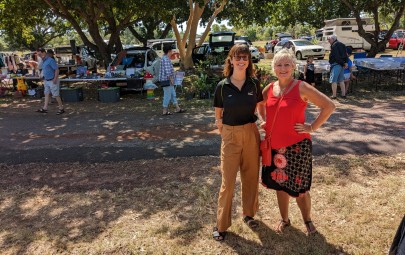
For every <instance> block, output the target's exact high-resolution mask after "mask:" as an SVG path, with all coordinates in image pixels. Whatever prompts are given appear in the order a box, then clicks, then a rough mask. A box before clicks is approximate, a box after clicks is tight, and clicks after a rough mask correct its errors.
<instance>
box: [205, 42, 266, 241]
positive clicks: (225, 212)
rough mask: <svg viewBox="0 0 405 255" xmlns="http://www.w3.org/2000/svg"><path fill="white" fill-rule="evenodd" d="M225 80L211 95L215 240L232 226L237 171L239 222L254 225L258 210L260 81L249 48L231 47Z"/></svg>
mask: <svg viewBox="0 0 405 255" xmlns="http://www.w3.org/2000/svg"><path fill="white" fill-rule="evenodd" d="M223 75H224V76H225V77H226V78H225V79H223V80H222V81H220V82H219V84H218V85H217V87H216V90H215V95H214V108H215V124H216V126H217V127H218V129H219V133H220V134H221V138H222V142H221V174H222V183H221V188H220V191H219V196H218V208H217V221H216V226H215V227H214V229H213V238H214V239H215V240H216V241H222V240H224V239H225V235H226V231H227V229H228V228H229V227H230V226H231V223H232V219H231V218H232V217H231V216H232V200H233V196H234V190H235V182H236V176H237V173H238V171H240V178H241V183H242V208H243V217H242V219H243V221H244V222H245V223H246V224H247V225H248V226H249V227H251V228H255V227H257V226H258V223H257V221H256V220H255V219H254V218H253V217H254V216H255V214H256V211H257V209H258V183H259V164H260V163H259V143H260V137H259V131H258V128H257V125H256V123H255V122H256V120H257V116H256V115H255V112H256V105H257V103H258V102H260V101H262V99H263V97H262V93H261V88H260V82H259V81H258V80H257V79H255V78H254V66H253V63H252V58H251V54H250V51H249V46H247V45H245V44H236V45H234V46H233V47H232V48H231V50H230V51H229V53H228V56H227V58H226V60H225V67H224V71H223Z"/></svg>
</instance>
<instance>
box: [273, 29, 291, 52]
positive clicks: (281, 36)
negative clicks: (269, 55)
mask: <svg viewBox="0 0 405 255" xmlns="http://www.w3.org/2000/svg"><path fill="white" fill-rule="evenodd" d="M292 39H293V37H292V35H291V34H289V33H277V34H276V39H274V40H271V41H270V44H271V52H273V53H275V52H274V47H275V46H276V45H277V43H279V42H280V41H288V40H292Z"/></svg>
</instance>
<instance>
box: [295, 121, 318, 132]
mask: <svg viewBox="0 0 405 255" xmlns="http://www.w3.org/2000/svg"><path fill="white" fill-rule="evenodd" d="M294 129H295V131H297V133H300V134H303V133H311V132H313V129H312V126H311V125H309V124H302V123H297V124H295V125H294Z"/></svg>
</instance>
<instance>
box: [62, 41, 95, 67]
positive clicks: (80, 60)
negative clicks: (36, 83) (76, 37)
mask: <svg viewBox="0 0 405 255" xmlns="http://www.w3.org/2000/svg"><path fill="white" fill-rule="evenodd" d="M54 52H55V57H56V60H57V62H58V65H59V70H60V72H61V73H65V72H67V71H68V70H73V69H75V67H70V66H71V65H84V66H87V69H88V70H95V71H96V70H97V62H98V61H97V59H96V57H95V56H94V53H93V52H92V51H90V49H89V48H87V47H86V46H84V45H82V46H76V52H73V51H72V47H71V46H70V45H66V46H58V47H55V48H54ZM74 56H75V58H73V57H74Z"/></svg>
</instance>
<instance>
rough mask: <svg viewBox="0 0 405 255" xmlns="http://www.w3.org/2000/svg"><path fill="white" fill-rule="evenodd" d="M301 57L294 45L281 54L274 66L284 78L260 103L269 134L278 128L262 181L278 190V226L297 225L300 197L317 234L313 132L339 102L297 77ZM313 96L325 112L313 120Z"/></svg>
mask: <svg viewBox="0 0 405 255" xmlns="http://www.w3.org/2000/svg"><path fill="white" fill-rule="evenodd" d="M296 61H297V60H296V58H295V55H294V53H292V52H291V51H289V50H286V49H282V50H281V51H280V52H278V53H276V54H275V56H274V58H273V70H274V73H275V75H276V77H277V79H278V80H277V81H276V82H274V83H271V84H270V85H268V86H266V87H265V88H264V89H263V99H264V100H263V101H262V102H261V103H259V107H258V109H259V113H260V116H261V117H262V118H263V119H265V120H266V122H264V123H263V124H262V126H263V127H264V129H265V131H266V138H268V137H269V135H270V132H271V133H272V135H271V143H270V144H271V146H270V147H271V153H272V155H273V157H272V159H273V160H272V161H271V163H270V164H269V166H263V168H262V183H263V184H264V185H265V186H266V187H267V188H270V189H274V190H276V192H277V202H278V207H279V210H280V215H281V219H280V221H279V222H278V224H277V225H276V231H277V232H282V231H283V230H284V228H286V227H288V226H290V225H291V222H290V219H289V216H288V214H289V212H288V210H289V200H290V197H294V198H295V199H296V202H297V204H298V207H299V208H300V211H301V214H302V218H303V220H304V223H305V226H306V228H307V232H308V234H313V233H316V232H317V230H316V228H315V226H314V224H313V223H312V219H311V197H310V194H309V190H310V189H311V183H312V141H311V135H310V133H311V132H314V131H315V130H317V129H319V128H320V127H321V126H322V124H323V123H324V122H325V121H326V120H327V119H328V118H329V116H330V115H331V114H332V112H333V111H334V109H335V105H334V104H333V102H332V101H331V100H330V99H329V98H328V97H326V96H325V95H324V94H322V93H321V92H319V91H318V90H316V89H315V88H314V87H313V86H311V85H309V84H308V83H306V82H302V81H299V80H295V79H294V78H293V75H294V70H295V66H296ZM280 100H281V102H279V101H280ZM308 101H310V102H312V103H313V104H314V105H316V106H318V107H319V108H320V112H319V115H318V116H317V117H316V118H315V120H314V121H313V122H312V123H311V124H309V123H305V111H306V107H307V102H308ZM277 111H278V112H277ZM276 112H277V116H276V117H275V115H276ZM273 120H275V121H274V122H273ZM273 123H274V126H273V127H272V125H273Z"/></svg>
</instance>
